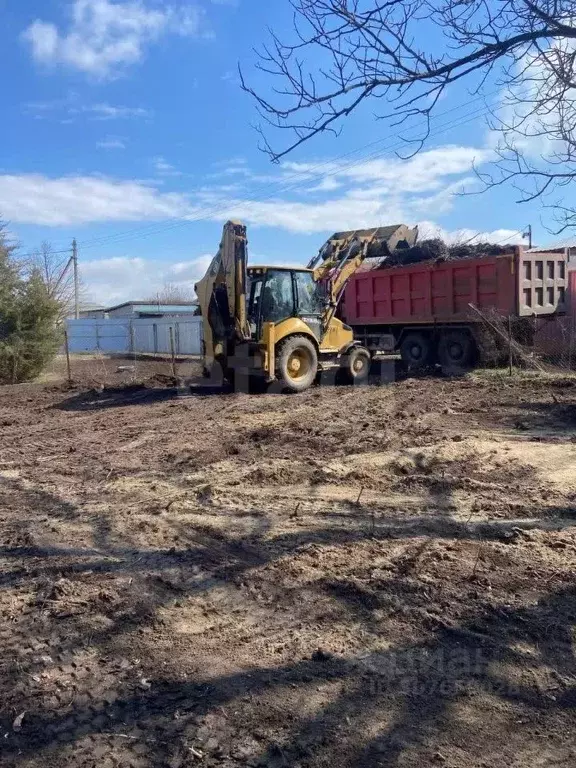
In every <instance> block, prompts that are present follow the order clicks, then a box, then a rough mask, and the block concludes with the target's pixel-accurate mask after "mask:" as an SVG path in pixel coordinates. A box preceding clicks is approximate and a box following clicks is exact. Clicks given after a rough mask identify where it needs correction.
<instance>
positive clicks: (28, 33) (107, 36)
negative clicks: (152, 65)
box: [23, 0, 203, 77]
mask: <svg viewBox="0 0 576 768" xmlns="http://www.w3.org/2000/svg"><path fill="white" fill-rule="evenodd" d="M70 16H71V18H70V22H69V26H68V28H67V29H66V30H62V29H59V28H58V27H57V26H56V24H53V23H51V22H46V21H43V20H41V19H36V20H35V21H34V22H33V23H32V24H31V25H30V26H29V27H28V28H27V29H26V30H25V32H24V34H23V38H24V40H25V41H26V42H27V43H28V44H29V45H30V47H31V50H32V56H33V57H34V59H35V60H36V61H37V62H38V63H40V64H44V65H50V66H55V65H63V66H66V67H70V68H72V69H78V70H80V71H81V72H85V73H87V74H90V75H94V76H97V77H109V76H112V75H114V74H116V73H118V72H119V71H121V70H122V69H123V68H124V67H126V66H129V65H131V64H136V63H138V62H139V61H141V59H142V58H143V56H144V52H145V48H146V46H147V45H149V44H150V43H153V42H155V41H157V40H158V39H159V38H160V37H161V36H162V35H164V34H169V33H170V34H176V35H181V36H196V35H199V34H200V33H201V24H202V16H203V13H202V9H201V8H200V7H198V6H196V5H182V6H173V5H162V6H161V7H156V8H152V7H149V6H148V5H147V4H145V3H144V2H143V0H125V1H124V2H120V1H118V2H112V0H73V3H72V6H71V13H70Z"/></svg>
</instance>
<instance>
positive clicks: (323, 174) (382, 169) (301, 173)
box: [282, 144, 493, 193]
mask: <svg viewBox="0 0 576 768" xmlns="http://www.w3.org/2000/svg"><path fill="white" fill-rule="evenodd" d="M492 155H493V152H492V150H491V149H482V148H479V147H462V146H457V145H450V144H449V145H446V146H443V147H438V148H436V149H430V150H427V151H425V152H419V153H418V154H417V155H415V156H414V157H412V158H410V159H408V160H402V159H400V158H398V157H388V158H382V159H375V160H364V161H362V160H360V161H350V162H348V163H321V162H319V163H293V162H285V163H283V164H282V168H283V169H284V170H285V171H288V172H290V174H291V175H292V176H293V177H294V179H306V178H309V179H313V178H320V179H324V180H326V179H336V180H338V179H347V180H349V181H351V182H356V183H363V184H366V185H368V184H370V186H371V187H372V188H373V185H374V184H378V185H379V187H378V188H379V189H380V190H381V191H383V192H393V191H394V190H398V189H401V190H403V191H404V192H411V191H412V192H424V191H429V190H434V189H438V188H439V187H440V186H441V185H442V184H443V183H445V182H444V179H445V177H447V176H455V175H460V174H462V173H468V172H469V171H470V169H471V167H472V164H473V163H474V162H475V163H477V164H480V163H483V162H485V161H486V160H488V159H489V158H490V157H492ZM365 190H366V192H367V193H369V187H368V186H366V188H365Z"/></svg>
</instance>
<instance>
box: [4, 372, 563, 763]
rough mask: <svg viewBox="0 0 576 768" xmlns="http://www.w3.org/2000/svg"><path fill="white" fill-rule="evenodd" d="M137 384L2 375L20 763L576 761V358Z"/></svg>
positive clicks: (12, 703) (7, 684)
mask: <svg viewBox="0 0 576 768" xmlns="http://www.w3.org/2000/svg"><path fill="white" fill-rule="evenodd" d="M122 383H123V384H127V386H125V387H124V388H121V387H120V386H116V387H112V388H110V387H108V388H103V387H102V385H101V383H99V382H98V381H96V383H95V384H91V383H87V385H86V386H87V387H88V389H87V388H86V387H84V386H83V387H76V388H72V389H69V388H68V387H67V386H65V385H61V384H34V385H21V386H15V387H3V388H0V441H1V442H0V505H1V510H2V514H1V517H0V581H1V587H2V589H1V591H0V618H1V622H0V642H1V650H2V653H1V654H0V703H1V709H2V714H1V717H0V728H1V731H0V764H1V765H2V766H18V767H19V768H40V766H42V768H45V767H46V766H48V767H49V768H62V767H64V768H80V766H85V767H86V768H88V767H90V768H92V767H94V768H96V766H97V767H98V768H110V767H111V766H123V767H124V766H133V767H134V768H137V767H138V768H157V767H162V768H164V766H165V767H166V768H181V767H188V766H206V767H208V768H213V767H216V766H220V767H222V768H238V767H240V766H271V767H273V768H283V767H284V766H291V767H292V768H298V767H300V768H320V767H321V766H322V767H325V766H326V767H327V766H330V768H343V767H344V766H346V767H350V768H373V767H374V766H386V767H390V768H391V767H392V766H393V767H395V768H396V767H397V768H421V767H426V766H446V768H502V766H509V767H513V768H540V767H542V766H555V767H556V766H559V767H561V766H566V768H568V767H569V766H571V767H572V766H574V765H576V736H575V734H576V659H575V653H574V651H575V645H574V643H575V639H576V636H575V627H576V570H575V566H576V528H575V524H576V381H575V380H574V379H570V378H555V377H538V378H536V377H532V378H529V377H524V376H519V377H514V378H512V379H508V378H507V377H506V376H503V375H476V376H474V377H471V378H468V379H463V380H454V381H452V380H443V379H440V378H432V377H431V378H425V379H419V380H405V381H398V382H396V383H391V384H388V385H386V386H368V387H362V388H344V387H319V388H314V389H311V390H310V391H308V392H307V393H305V394H303V395H298V396H288V395H260V396H256V395H247V394H223V393H221V392H218V391H216V390H214V388H213V387H212V388H206V389H202V388H195V389H194V390H192V391H190V390H184V389H181V390H176V389H174V388H170V387H163V386H162V384H169V383H170V382H167V381H162V380H158V378H157V377H156V374H155V372H152V379H151V380H150V379H149V380H148V382H147V383H146V382H145V385H144V386H142V385H140V384H138V383H130V382H122ZM112 384H116V382H112Z"/></svg>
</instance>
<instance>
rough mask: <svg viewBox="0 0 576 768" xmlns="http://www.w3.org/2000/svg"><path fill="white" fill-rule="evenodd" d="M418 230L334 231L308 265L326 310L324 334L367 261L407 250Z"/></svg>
mask: <svg viewBox="0 0 576 768" xmlns="http://www.w3.org/2000/svg"><path fill="white" fill-rule="evenodd" d="M417 238H418V227H414V228H413V229H410V228H409V227H407V226H406V225H405V224H394V225H392V226H389V227H376V228H374V229H356V230H351V231H349V232H336V233H335V234H334V235H332V237H331V238H330V239H329V240H327V241H326V242H325V243H324V245H323V246H322V248H321V249H320V251H319V252H318V254H317V256H315V257H314V258H313V259H312V260H311V261H310V262H309V263H308V269H313V270H314V280H315V281H316V282H317V283H318V284H319V285H320V286H322V293H323V295H324V296H325V300H326V307H325V310H324V314H323V326H324V331H325V332H326V330H327V329H328V327H329V325H330V322H331V320H332V318H333V317H334V315H335V313H336V310H337V308H338V305H339V303H340V300H341V298H342V295H343V294H344V289H345V288H346V284H347V283H348V280H349V279H350V277H351V276H352V275H353V274H354V272H356V271H357V270H358V269H360V267H361V265H362V264H363V262H364V261H365V260H366V259H369V258H377V257H380V258H383V257H387V256H390V255H391V254H392V253H393V252H394V251H395V250H396V249H397V248H409V247H410V246H412V245H414V244H415V243H416V240H417Z"/></svg>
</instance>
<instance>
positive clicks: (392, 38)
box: [240, 0, 576, 227]
mask: <svg viewBox="0 0 576 768" xmlns="http://www.w3.org/2000/svg"><path fill="white" fill-rule="evenodd" d="M287 2H289V3H290V5H291V6H292V8H293V11H294V35H293V38H292V39H281V38H280V37H279V36H278V35H277V34H276V33H274V32H270V41H269V43H268V44H267V45H265V46H264V47H263V48H262V50H260V51H257V56H258V61H257V65H256V66H257V68H258V69H259V70H260V72H261V73H263V74H264V75H266V76H268V78H269V79H270V81H271V84H272V88H271V91H270V92H269V93H266V92H265V89H264V88H262V90H261V89H260V87H259V88H258V89H257V88H255V87H253V86H251V85H250V84H249V83H248V81H247V80H246V78H245V76H244V74H243V73H242V72H240V77H241V82H242V87H243V88H244V90H245V91H247V92H248V93H249V94H251V95H252V96H253V97H254V99H255V100H256V104H257V108H258V111H259V113H260V115H261V117H262V120H263V126H264V127H262V126H260V127H259V130H260V133H261V136H262V137H263V140H264V143H263V149H264V151H266V152H267V153H268V154H269V155H270V157H271V158H272V160H274V161H278V160H279V159H280V158H282V157H284V156H285V155H287V154H288V153H290V152H292V151H293V150H295V149H296V148H297V147H299V146H301V145H302V144H304V143H305V142H307V141H309V140H310V139H311V138H312V137H314V136H317V135H318V134H320V133H323V132H325V131H334V132H336V131H338V130H339V129H340V128H341V126H342V124H343V123H344V122H345V119H346V118H347V117H348V116H349V115H350V114H351V113H353V112H355V111H357V110H358V109H359V108H360V106H361V105H362V104H363V103H365V102H368V101H371V100H372V99H379V100H384V101H385V102H387V103H388V104H389V105H390V110H389V111H386V113H385V114H384V115H382V116H381V119H388V120H391V121H392V122H393V123H394V124H396V125H399V124H403V123H405V122H406V120H408V119H409V118H413V117H415V116H423V117H424V118H425V121H424V128H423V131H422V133H421V135H420V136H416V137H414V138H413V139H411V140H413V141H414V142H415V152H417V151H419V149H420V148H421V147H422V146H423V144H424V142H425V141H426V139H427V138H428V135H429V133H430V119H431V116H432V115H433V113H434V111H435V109H436V106H437V104H438V101H439V99H440V98H441V96H442V95H443V93H444V92H445V90H446V88H448V87H449V86H450V85H451V84H453V83H456V82H458V81H465V82H466V83H467V84H468V85H469V87H470V89H471V90H472V92H473V93H475V94H482V93H483V92H484V89H485V88H486V87H489V88H491V89H494V87H496V88H497V89H499V90H500V91H501V93H502V103H501V104H500V105H499V108H498V114H497V115H496V113H495V112H494V113H493V114H492V118H491V119H489V124H490V126H491V128H492V129H493V131H494V133H495V134H497V135H499V136H500V141H499V142H498V145H497V148H496V156H497V162H496V165H495V167H494V170H493V171H492V172H490V173H489V174H482V175H481V178H482V180H483V182H484V183H485V185H487V186H492V185H494V184H500V183H504V182H511V183H512V184H515V185H517V186H518V187H519V188H520V190H521V197H520V199H521V200H523V201H528V200H533V199H535V198H536V197H540V196H545V197H546V196H548V195H551V194H554V192H558V189H559V188H562V187H564V186H566V185H567V184H569V183H570V182H572V181H573V180H574V179H576V100H575V99H576V0H388V1H387V2H380V1H379V0H287ZM275 128H279V129H284V130H287V131H288V132H289V133H291V134H292V139H291V140H289V141H288V142H287V143H286V144H285V145H284V146H281V147H280V148H276V147H275V146H273V145H272V143H271V141H272V140H271V138H270V133H271V132H273V129H275ZM558 202H559V205H558V212H559V215H560V221H559V225H560V226H562V227H564V226H565V225H566V221H572V223H573V224H574V223H576V213H575V212H574V209H572V207H571V206H570V204H568V205H566V204H563V202H562V199H560V200H559V201H558ZM566 216H568V219H567V218H566Z"/></svg>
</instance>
